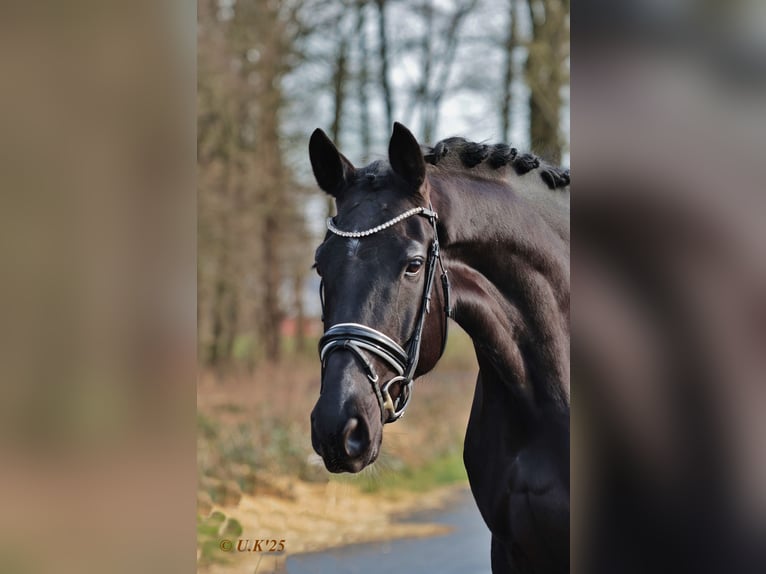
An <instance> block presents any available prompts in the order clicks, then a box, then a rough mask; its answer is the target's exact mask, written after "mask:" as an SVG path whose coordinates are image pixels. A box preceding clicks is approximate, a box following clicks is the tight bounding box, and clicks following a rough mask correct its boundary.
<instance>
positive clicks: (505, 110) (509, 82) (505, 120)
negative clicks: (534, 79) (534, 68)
mask: <svg viewBox="0 0 766 574" xmlns="http://www.w3.org/2000/svg"><path fill="white" fill-rule="evenodd" d="M509 8H510V11H509V16H510V26H509V27H508V37H507V39H506V42H505V76H504V78H503V101H502V105H501V108H502V112H501V118H500V121H501V125H502V137H503V141H505V142H510V141H511V129H512V127H513V83H514V79H515V77H516V62H515V60H514V56H515V55H516V48H517V46H518V45H519V3H518V0H509Z"/></svg>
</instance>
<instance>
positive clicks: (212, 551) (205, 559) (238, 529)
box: [197, 511, 242, 566]
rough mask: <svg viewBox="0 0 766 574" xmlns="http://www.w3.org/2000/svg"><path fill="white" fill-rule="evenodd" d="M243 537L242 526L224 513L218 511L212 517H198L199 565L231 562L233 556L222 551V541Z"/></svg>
mask: <svg viewBox="0 0 766 574" xmlns="http://www.w3.org/2000/svg"><path fill="white" fill-rule="evenodd" d="M241 535H242V525H241V524H240V523H239V521H237V520H235V519H234V518H228V517H227V516H226V515H225V514H224V513H223V512H220V511H216V512H213V513H212V514H211V515H210V516H207V517H203V516H200V515H198V516H197V547H198V548H199V550H200V557H199V565H200V566H208V565H210V564H213V563H218V564H226V563H229V562H231V555H230V553H228V552H224V551H223V550H221V547H220V543H221V539H225V538H229V539H231V538H238V537H239V536H241Z"/></svg>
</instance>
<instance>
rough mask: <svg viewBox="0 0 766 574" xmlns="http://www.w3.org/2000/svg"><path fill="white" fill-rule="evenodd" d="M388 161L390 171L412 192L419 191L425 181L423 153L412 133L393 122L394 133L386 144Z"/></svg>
mask: <svg viewBox="0 0 766 574" xmlns="http://www.w3.org/2000/svg"><path fill="white" fill-rule="evenodd" d="M388 161H389V162H390V163H391V169H393V170H394V172H395V173H397V174H399V176H400V177H402V179H404V181H406V182H407V183H409V184H410V186H412V189H413V190H414V191H416V192H419V191H420V186H421V185H423V181H425V179H426V162H425V160H424V159H423V152H422V151H421V149H420V144H418V140H416V139H415V136H414V135H412V132H410V130H408V129H407V128H405V127H404V126H403V125H402V124H400V123H399V122H394V133H393V134H392V135H391V141H390V142H389V143H388Z"/></svg>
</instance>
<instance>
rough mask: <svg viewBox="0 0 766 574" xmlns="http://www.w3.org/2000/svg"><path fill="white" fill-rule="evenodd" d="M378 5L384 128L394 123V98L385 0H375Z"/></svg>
mask: <svg viewBox="0 0 766 574" xmlns="http://www.w3.org/2000/svg"><path fill="white" fill-rule="evenodd" d="M375 4H376V5H377V7H378V55H379V58H380V87H381V90H382V91H383V103H384V104H385V108H386V130H389V129H391V126H392V125H393V123H394V100H393V96H392V95H391V80H390V78H389V77H388V74H389V72H388V51H389V50H388V30H387V27H386V0H375Z"/></svg>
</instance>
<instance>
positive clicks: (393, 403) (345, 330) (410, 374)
mask: <svg viewBox="0 0 766 574" xmlns="http://www.w3.org/2000/svg"><path fill="white" fill-rule="evenodd" d="M430 207H431V206H430V205H429V208H428V209H427V208H425V207H416V208H413V209H410V210H409V211H406V212H404V213H402V214H401V215H398V216H397V217H394V218H393V219H390V220H389V221H386V222H385V223H382V224H380V225H377V226H376V227H372V228H370V229H367V230H365V231H343V230H341V229H338V228H337V227H335V223H334V221H333V218H332V217H330V218H328V219H327V229H328V230H329V231H330V232H332V233H334V234H335V235H338V236H340V237H347V238H361V237H367V236H369V235H372V234H374V233H378V232H379V231H382V230H384V229H388V228H389V227H391V226H393V225H396V224H397V223H399V222H400V221H402V220H404V219H407V218H408V217H412V216H413V215H419V216H422V217H426V218H428V220H429V222H430V223H431V227H432V228H433V231H434V237H433V241H432V242H431V247H430V250H429V255H428V262H427V267H426V284H425V289H424V291H423V298H422V300H421V303H420V309H419V311H418V318H417V320H416V322H415V330H414V331H413V333H412V336H411V337H410V339H409V342H408V343H407V345H406V349H405V348H403V347H402V346H401V345H399V344H398V343H397V342H396V341H394V340H393V339H391V338H390V337H389V336H388V335H386V334H385V333H381V332H380V331H378V330H377V329H373V328H372V327H368V326H367V325H361V324H359V323H338V324H337V325H333V326H332V327H330V328H329V329H327V331H325V333H324V335H323V336H322V338H321V339H319V358H320V361H321V362H322V380H324V369H325V364H326V360H327V357H328V356H329V355H330V354H331V353H333V352H335V351H338V350H341V349H345V350H347V351H350V352H351V353H352V354H353V355H354V356H355V357H356V358H357V359H359V361H360V362H361V363H362V365H363V366H364V369H365V371H366V373H367V378H368V379H369V380H370V382H371V383H372V388H373V390H374V391H375V396H376V397H377V399H378V404H379V405H380V416H381V421H382V422H383V423H384V424H385V423H392V422H394V421H396V420H398V419H399V418H401V416H402V415H403V414H404V411H405V410H406V409H407V405H408V404H409V402H410V399H411V398H412V384H413V379H414V377H415V370H416V369H417V366H418V360H419V359H420V343H421V340H422V336H423V325H424V324H425V317H426V314H427V313H430V312H431V289H432V287H433V283H434V277H435V275H436V265H437V262H438V264H439V267H440V268H441V283H442V289H443V291H444V314H445V322H444V332H443V333H442V345H441V351H440V353H439V356H441V354H442V353H444V347H445V345H446V344H447V324H448V323H447V321H446V319H447V318H449V317H450V316H451V315H452V309H451V307H450V285H449V279H448V277H447V270H446V269H445V268H444V264H443V263H442V259H441V253H440V251H439V235H438V233H437V229H436V221H437V220H438V218H439V217H438V215H437V213H436V212H435V211H433V209H430ZM319 291H320V293H319V295H320V300H321V303H322V315H323V316H324V284H323V283H322V284H320V288H319ZM323 318H324V317H323ZM368 353H371V354H373V355H375V356H376V357H378V358H379V359H381V360H382V361H383V362H384V363H385V364H386V365H388V366H389V367H390V368H391V370H392V371H394V372H395V373H397V374H396V375H395V376H394V377H393V378H391V379H389V380H388V381H386V382H385V383H384V384H383V385H381V384H380V381H379V376H378V374H377V372H376V371H375V367H374V366H373V364H372V362H371V361H370V359H369V357H368V356H367V354H368ZM393 385H398V386H399V389H400V390H399V394H398V396H397V397H396V399H393V397H392V396H391V392H390V390H391V388H392V386H393Z"/></svg>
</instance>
